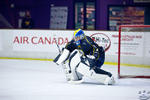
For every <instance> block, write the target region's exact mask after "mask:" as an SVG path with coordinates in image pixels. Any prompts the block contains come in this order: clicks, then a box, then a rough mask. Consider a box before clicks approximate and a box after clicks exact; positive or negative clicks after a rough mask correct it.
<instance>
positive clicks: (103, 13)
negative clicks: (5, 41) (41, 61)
mask: <svg viewBox="0 0 150 100" xmlns="http://www.w3.org/2000/svg"><path fill="white" fill-rule="evenodd" d="M76 1H83V2H86V1H91V0H0V13H1V14H2V15H3V16H4V17H5V18H6V19H7V21H8V22H9V23H10V24H11V25H12V26H13V28H18V18H19V15H18V12H19V11H21V10H29V11H30V12H31V16H32V18H33V20H34V22H35V27H34V28H35V29H49V23H50V7H51V5H52V4H53V6H67V7H68V10H69V11H68V20H67V29H74V4H75V2H76ZM92 1H95V4H96V5H95V8H96V25H95V29H96V30H108V24H109V23H108V22H109V20H108V7H109V6H112V5H119V6H128V5H132V6H136V5H138V6H149V7H150V3H134V2H133V0H92ZM12 4H13V5H14V7H11V5H12ZM145 18H146V20H147V21H146V23H147V24H150V9H149V8H148V10H147V15H146V16H145ZM0 28H7V27H2V26H0Z"/></svg>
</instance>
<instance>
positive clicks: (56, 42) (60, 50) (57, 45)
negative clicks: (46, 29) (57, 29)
mask: <svg viewBox="0 0 150 100" xmlns="http://www.w3.org/2000/svg"><path fill="white" fill-rule="evenodd" d="M55 40H56V38H55ZM56 46H57V48H58V51H59V53H61V50H60V47H59V45H58V43H57V41H56Z"/></svg>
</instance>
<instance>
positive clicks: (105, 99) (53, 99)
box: [0, 59, 150, 100]
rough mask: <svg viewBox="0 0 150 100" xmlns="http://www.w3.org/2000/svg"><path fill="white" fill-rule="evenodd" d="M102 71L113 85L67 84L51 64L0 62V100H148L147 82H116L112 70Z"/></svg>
mask: <svg viewBox="0 0 150 100" xmlns="http://www.w3.org/2000/svg"><path fill="white" fill-rule="evenodd" d="M102 68H104V69H106V70H107V71H110V72H112V73H113V75H114V76H115V79H116V84H115V85H113V86H106V85H102V84H99V83H98V82H96V81H94V80H91V79H88V78H86V77H84V82H83V83H82V84H68V83H67V82H66V80H65V75H64V73H63V70H62V68H61V66H57V65H56V64H55V63H53V62H52V61H39V60H14V59H0V100H150V79H133V78H132V79H118V78H117V67H116V66H111V65H104V66H103V67H102ZM142 96H143V98H145V99H142Z"/></svg>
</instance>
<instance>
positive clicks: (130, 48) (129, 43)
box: [118, 25, 150, 78]
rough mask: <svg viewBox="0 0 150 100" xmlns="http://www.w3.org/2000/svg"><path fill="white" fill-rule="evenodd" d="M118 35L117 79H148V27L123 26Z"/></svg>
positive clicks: (149, 48)
mask: <svg viewBox="0 0 150 100" xmlns="http://www.w3.org/2000/svg"><path fill="white" fill-rule="evenodd" d="M119 33H120V35H119V37H120V43H119V46H120V47H119V51H120V52H119V59H118V61H119V62H118V64H119V65H118V73H119V77H140V78H144V77H145V78H146V77H149V78H150V26H148V25H124V26H120V30H119Z"/></svg>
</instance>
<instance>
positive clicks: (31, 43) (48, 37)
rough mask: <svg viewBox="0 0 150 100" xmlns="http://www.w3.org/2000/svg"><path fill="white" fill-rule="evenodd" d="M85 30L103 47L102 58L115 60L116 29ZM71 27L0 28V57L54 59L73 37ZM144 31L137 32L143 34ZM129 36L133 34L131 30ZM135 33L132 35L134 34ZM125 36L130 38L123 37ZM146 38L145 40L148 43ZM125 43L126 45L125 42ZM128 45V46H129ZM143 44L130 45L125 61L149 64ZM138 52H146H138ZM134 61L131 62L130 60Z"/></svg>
mask: <svg viewBox="0 0 150 100" xmlns="http://www.w3.org/2000/svg"><path fill="white" fill-rule="evenodd" d="M84 32H85V34H86V35H88V36H90V37H92V39H94V41H95V42H96V43H97V44H98V45H100V46H103V47H104V48H105V51H106V62H113V63H117V62H118V32H117V31H87V30H84ZM73 33H74V30H23V29H17V30H15V29H0V58H17V59H19V58H24V59H27V58H31V59H48V60H49V59H54V58H55V57H56V56H57V55H58V53H59V50H58V47H57V45H56V44H58V45H59V47H60V49H62V48H63V47H65V45H66V44H67V43H68V42H69V41H70V40H71V39H72V38H73ZM143 35H144V34H142V35H138V36H142V37H143ZM132 36H133V34H132ZM135 37H136V36H135ZM124 39H125V40H128V39H131V36H130V37H124ZM143 39H144V38H136V39H135V38H132V41H131V43H137V41H143ZM148 41H150V39H149V40H147V43H148ZM126 47H129V46H126ZM130 48H131V46H130ZM142 48H143V44H142V43H140V42H139V43H138V45H136V47H134V48H131V49H133V50H130V52H127V53H124V54H123V57H124V58H126V63H128V64H145V63H146V64H147V65H150V61H149V58H150V48H147V49H142ZM139 52H146V55H145V54H144V53H142V54H139ZM133 59H136V60H134V62H131V60H133Z"/></svg>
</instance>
